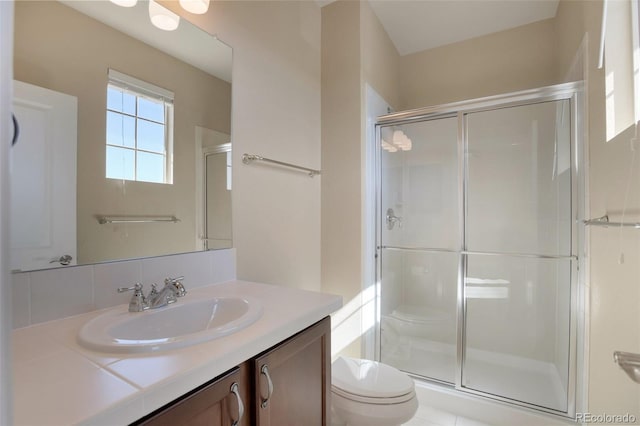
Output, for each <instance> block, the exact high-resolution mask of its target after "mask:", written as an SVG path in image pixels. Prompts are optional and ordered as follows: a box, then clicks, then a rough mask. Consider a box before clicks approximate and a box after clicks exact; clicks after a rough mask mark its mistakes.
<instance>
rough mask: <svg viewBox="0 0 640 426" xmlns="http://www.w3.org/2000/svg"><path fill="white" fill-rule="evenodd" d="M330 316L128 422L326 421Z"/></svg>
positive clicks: (322, 425) (268, 424)
mask: <svg viewBox="0 0 640 426" xmlns="http://www.w3.org/2000/svg"><path fill="white" fill-rule="evenodd" d="M330 339H331V320H330V318H329V317H326V318H324V319H323V320H321V321H319V322H317V323H316V324H314V325H312V326H310V327H309V328H307V329H305V330H303V331H301V332H300V333H298V334H296V335H294V336H292V337H290V338H289V339H287V340H285V341H284V342H281V343H279V344H278V345H276V346H274V347H273V348H271V349H269V350H267V351H265V352H263V353H261V354H259V355H257V356H256V357H254V358H252V359H250V360H248V361H246V362H244V363H242V364H241V365H239V366H238V367H235V368H233V369H232V370H230V371H228V372H227V373H225V374H223V375H222V376H220V377H218V378H216V379H214V380H212V381H210V382H208V383H205V384H204V385H202V386H200V387H198V388H197V389H195V390H193V391H191V392H189V393H188V394H186V395H184V396H182V397H180V398H178V399H177V400H176V401H173V402H171V403H170V404H167V405H166V406H164V407H162V408H160V409H158V410H157V411H155V412H154V413H151V414H150V415H148V416H146V417H144V418H142V419H140V420H138V421H137V422H135V423H133V424H134V425H148V426H164V425H166V426H174V425H181V426H182V425H186V426H200V425H209V426H211V425H213V426H218V425H224V426H234V425H236V423H234V421H235V420H236V419H237V415H238V412H239V411H238V404H237V397H236V395H235V394H233V393H232V392H231V386H232V385H233V384H234V383H235V384H237V386H238V387H237V393H238V395H239V396H240V398H241V399H242V402H243V403H244V415H243V416H242V419H241V420H240V422H239V423H237V426H251V425H256V426H302V425H304V426H314V425H319V426H326V425H328V424H330V418H329V412H330V409H331V404H330V399H329V398H330V392H331V340H330Z"/></svg>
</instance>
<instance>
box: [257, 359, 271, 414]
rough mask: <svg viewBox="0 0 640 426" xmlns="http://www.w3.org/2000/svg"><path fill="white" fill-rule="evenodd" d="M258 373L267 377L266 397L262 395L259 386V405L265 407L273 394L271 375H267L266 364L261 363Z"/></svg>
mask: <svg viewBox="0 0 640 426" xmlns="http://www.w3.org/2000/svg"><path fill="white" fill-rule="evenodd" d="M260 374H261V375H263V376H265V377H266V378H267V397H266V398H264V397H263V396H262V387H261V389H260V398H261V399H262V402H261V403H260V407H262V408H267V405H269V399H270V398H271V395H272V394H273V382H272V381H271V376H270V375H269V368H268V367H267V364H265V365H263V366H262V368H260Z"/></svg>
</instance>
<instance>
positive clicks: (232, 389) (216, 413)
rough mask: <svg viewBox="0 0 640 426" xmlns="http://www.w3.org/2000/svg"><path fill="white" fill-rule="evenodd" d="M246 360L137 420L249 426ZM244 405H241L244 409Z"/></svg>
mask: <svg viewBox="0 0 640 426" xmlns="http://www.w3.org/2000/svg"><path fill="white" fill-rule="evenodd" d="M248 369H249V366H248V365H247V363H245V364H242V365H240V366H239V367H236V368H234V369H233V370H231V371H229V372H228V373H226V374H225V375H223V376H222V377H220V378H218V379H216V380H214V381H213V382H210V383H207V384H205V385H203V386H201V387H199V388H198V389H196V390H194V391H193V392H190V393H189V394H187V395H185V396H184V397H181V398H180V399H178V400H176V401H174V402H172V403H171V404H169V405H167V406H165V407H163V408H161V409H160V410H158V411H156V412H155V413H153V414H151V415H150V416H148V417H146V418H144V419H142V420H141V421H139V422H137V423H135V424H136V425H149V426H151V425H152V426H164V425H166V426H175V425H181V426H182V425H184V426H204V425H207V426H219V425H220V426H234V425H237V426H250V425H251V419H250V411H251V410H249V409H244V402H246V401H247V400H248V399H249V398H250V395H251V394H250V392H249V374H248V372H247V371H248ZM241 406H242V408H241Z"/></svg>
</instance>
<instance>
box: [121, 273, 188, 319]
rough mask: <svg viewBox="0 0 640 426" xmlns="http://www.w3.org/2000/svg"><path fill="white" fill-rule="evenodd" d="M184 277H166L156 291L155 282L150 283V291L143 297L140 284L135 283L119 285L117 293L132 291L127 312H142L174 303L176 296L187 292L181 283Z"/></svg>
mask: <svg viewBox="0 0 640 426" xmlns="http://www.w3.org/2000/svg"><path fill="white" fill-rule="evenodd" d="M183 279H184V277H178V278H167V279H165V280H164V287H163V288H162V290H160V291H158V288H157V287H156V285H155V284H151V291H149V294H148V295H147V296H146V297H145V295H144V293H143V291H142V284H140V283H136V284H135V285H134V286H133V287H120V288H119V289H118V293H124V292H125V291H132V290H133V296H132V297H131V301H130V302H129V312H142V311H144V310H147V309H156V308H161V307H163V306H167V305H169V304H171V303H175V302H176V301H177V300H178V297H183V296H184V295H186V294H187V290H186V289H185V288H184V285H183V284H182V280H183Z"/></svg>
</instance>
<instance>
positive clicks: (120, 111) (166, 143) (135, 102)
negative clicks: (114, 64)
mask: <svg viewBox="0 0 640 426" xmlns="http://www.w3.org/2000/svg"><path fill="white" fill-rule="evenodd" d="M106 154H107V155H106V158H107V161H106V177H107V178H111V179H124V180H135V181H142V182H155V183H168V184H170V183H172V182H173V176H172V175H173V171H172V168H173V164H172V163H173V161H172V157H173V155H172V154H173V92H170V91H168V90H166V89H163V88H162V87H158V86H155V85H153V84H150V83H147V82H145V81H142V80H138V79H136V78H134V77H131V76H128V75H126V74H122V73H120V72H118V71H114V70H111V69H110V70H109V84H108V87H107V134H106Z"/></svg>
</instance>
